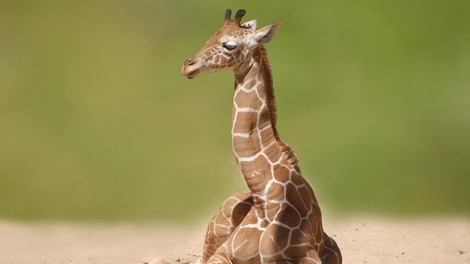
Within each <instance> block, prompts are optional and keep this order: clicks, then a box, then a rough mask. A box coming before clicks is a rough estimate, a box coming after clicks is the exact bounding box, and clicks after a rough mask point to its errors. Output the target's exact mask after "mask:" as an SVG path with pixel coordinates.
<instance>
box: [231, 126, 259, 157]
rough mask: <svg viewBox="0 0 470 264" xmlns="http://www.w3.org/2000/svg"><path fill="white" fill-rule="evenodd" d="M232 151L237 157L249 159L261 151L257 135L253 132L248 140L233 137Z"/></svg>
mask: <svg viewBox="0 0 470 264" xmlns="http://www.w3.org/2000/svg"><path fill="white" fill-rule="evenodd" d="M232 140H233V149H234V151H235V152H236V154H237V155H238V156H239V157H251V156H254V155H256V154H257V153H259V152H260V151H261V146H260V144H259V138H258V133H257V132H254V133H253V134H251V136H250V137H249V138H244V137H233V139H232Z"/></svg>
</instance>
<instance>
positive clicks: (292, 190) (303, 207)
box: [286, 183, 311, 216]
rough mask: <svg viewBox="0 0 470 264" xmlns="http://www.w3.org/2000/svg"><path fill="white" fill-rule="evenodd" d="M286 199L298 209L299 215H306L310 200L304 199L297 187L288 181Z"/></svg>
mask: <svg viewBox="0 0 470 264" xmlns="http://www.w3.org/2000/svg"><path fill="white" fill-rule="evenodd" d="M286 199H287V200H288V201H289V202H290V203H291V204H292V205H293V206H295V208H297V210H298V211H299V213H300V215H302V216H305V215H307V213H308V211H309V208H308V207H307V206H308V205H309V204H311V201H309V200H304V197H302V196H301V193H300V192H299V191H297V188H296V187H295V186H294V185H293V184H291V183H289V184H288V185H287V197H286Z"/></svg>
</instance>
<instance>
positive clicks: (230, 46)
mask: <svg viewBox="0 0 470 264" xmlns="http://www.w3.org/2000/svg"><path fill="white" fill-rule="evenodd" d="M222 47H224V49H226V50H234V49H236V48H237V44H235V43H233V42H231V41H229V42H225V43H223V44H222Z"/></svg>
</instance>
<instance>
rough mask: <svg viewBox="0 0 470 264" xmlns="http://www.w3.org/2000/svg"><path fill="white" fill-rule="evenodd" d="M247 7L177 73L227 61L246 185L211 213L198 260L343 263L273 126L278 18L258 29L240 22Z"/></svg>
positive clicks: (236, 146)
mask: <svg viewBox="0 0 470 264" xmlns="http://www.w3.org/2000/svg"><path fill="white" fill-rule="evenodd" d="M245 13H246V12H245V10H242V9H241V10H238V12H237V13H236V15H235V17H234V19H233V20H232V19H231V10H230V9H227V11H226V12H225V19H224V24H223V26H222V27H221V28H220V29H219V30H218V31H217V32H216V33H215V34H214V35H213V36H212V37H211V38H210V39H209V41H207V43H206V44H205V46H204V47H203V48H202V49H201V50H200V51H199V52H198V53H197V54H196V55H195V56H194V57H192V58H190V59H188V60H186V62H185V63H184V65H183V68H182V74H183V75H184V76H186V77H188V78H189V79H192V78H194V77H196V76H197V75H199V74H201V73H208V72H216V71H220V70H224V69H229V70H232V71H233V72H234V75H235V90H234V96H233V109H232V129H231V134H232V148H233V153H234V156H235V161H236V163H237V165H238V168H239V169H240V171H241V173H242V175H243V178H244V180H245V181H246V184H247V187H248V189H249V191H248V192H240V193H236V194H234V195H232V196H231V197H229V198H228V199H227V200H225V201H224V202H223V204H222V205H221V207H220V209H219V211H218V212H217V213H216V214H215V216H214V217H213V218H212V220H211V221H210V223H209V225H208V227H207V231H206V236H205V241H204V250H203V255H202V258H201V259H200V260H199V262H201V263H224V264H225V263H237V264H238V263H240V264H245V263H253V264H258V263H263V264H264V263H305V264H307V263H334V264H338V263H342V256H341V252H340V250H339V247H338V245H337V244H336V242H335V241H334V239H333V238H331V237H329V236H328V235H327V234H326V233H325V232H324V231H323V225H322V218H321V211H320V207H319V205H318V202H317V199H316V198H315V195H314V192H313V189H312V188H311V186H310V185H309V183H308V182H307V181H306V180H305V179H304V178H303V177H302V176H301V173H300V169H299V167H298V159H297V157H296V155H295V154H294V152H293V150H292V148H291V147H290V146H289V145H288V144H286V143H285V142H284V141H282V140H281V139H280V137H279V134H278V131H277V129H276V121H277V118H276V101H275V97H274V90H273V81H272V75H271V66H270V64H269V60H268V56H267V52H266V48H265V44H266V43H268V42H270V41H271V40H272V38H273V37H274V35H275V33H276V31H277V30H278V29H279V28H280V26H281V25H282V24H283V21H282V20H281V21H279V22H277V23H274V24H271V25H268V26H265V27H263V28H261V29H256V24H257V22H256V20H251V21H248V22H245V23H241V19H242V17H243V16H244V15H245Z"/></svg>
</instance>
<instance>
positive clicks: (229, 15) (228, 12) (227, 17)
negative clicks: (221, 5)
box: [224, 8, 232, 21]
mask: <svg viewBox="0 0 470 264" xmlns="http://www.w3.org/2000/svg"><path fill="white" fill-rule="evenodd" d="M224 21H232V9H230V8H229V9H227V10H225V17H224Z"/></svg>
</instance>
